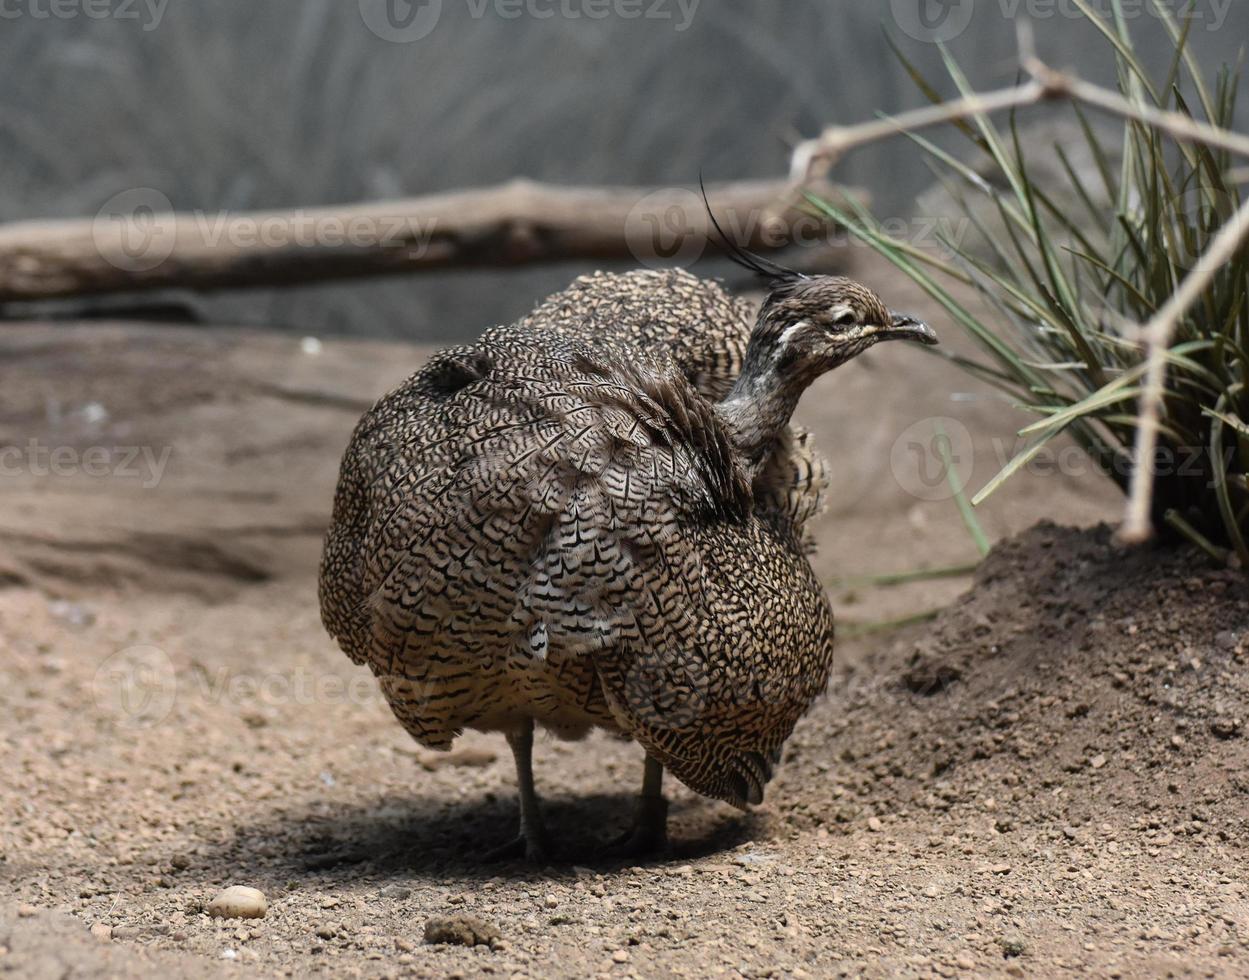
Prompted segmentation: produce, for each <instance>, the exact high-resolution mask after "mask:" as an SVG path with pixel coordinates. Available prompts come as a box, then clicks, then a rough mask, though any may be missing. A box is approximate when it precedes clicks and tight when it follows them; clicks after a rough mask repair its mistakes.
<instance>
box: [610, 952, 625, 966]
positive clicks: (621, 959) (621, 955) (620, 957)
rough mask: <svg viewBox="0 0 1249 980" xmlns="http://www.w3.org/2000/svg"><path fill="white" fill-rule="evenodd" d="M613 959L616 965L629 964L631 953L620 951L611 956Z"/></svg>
mask: <svg viewBox="0 0 1249 980" xmlns="http://www.w3.org/2000/svg"><path fill="white" fill-rule="evenodd" d="M611 958H612V962H614V963H628V962H629V951H628V950H625V949H618V950H616V952H614V953H612V954H611Z"/></svg>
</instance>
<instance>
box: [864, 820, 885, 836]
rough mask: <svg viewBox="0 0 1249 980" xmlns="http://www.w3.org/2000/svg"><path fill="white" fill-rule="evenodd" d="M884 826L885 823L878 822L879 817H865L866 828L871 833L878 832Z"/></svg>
mask: <svg viewBox="0 0 1249 980" xmlns="http://www.w3.org/2000/svg"><path fill="white" fill-rule="evenodd" d="M884 827H885V825H884V824H883V823H881V822H880V817H868V818H867V829H868V830H870V831H871V832H872V833H873V834H879V833H880V832H881V831H882V830H883V829H884Z"/></svg>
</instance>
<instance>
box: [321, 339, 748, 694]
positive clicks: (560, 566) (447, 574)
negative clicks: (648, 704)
mask: <svg viewBox="0 0 1249 980" xmlns="http://www.w3.org/2000/svg"><path fill="white" fill-rule="evenodd" d="M749 504H750V498H749V488H748V486H747V485H746V482H745V479H744V477H743V476H742V474H741V471H740V470H739V469H738V468H737V466H736V464H735V463H734V461H733V459H732V456H731V454H730V451H729V446H728V443H727V440H726V437H725V435H724V433H723V431H722V429H721V428H720V427H719V425H718V424H717V423H716V420H715V419H714V416H713V411H712V407H711V405H710V403H708V402H707V401H706V400H705V399H703V398H702V397H701V396H699V395H698V394H697V393H696V392H694V391H693V389H692V388H691V387H690V386H689V384H688V383H687V382H686V381H685V379H684V378H683V377H682V376H681V374H680V372H679V371H677V370H676V368H675V367H674V366H673V365H672V363H671V360H670V359H666V358H659V357H647V356H645V355H643V354H641V353H640V352H636V351H634V352H628V353H627V354H626V353H625V352H618V356H617V354H615V353H613V352H612V351H610V350H606V349H605V348H604V347H603V345H600V346H599V347H598V348H589V347H587V346H586V345H583V344H578V343H574V342H568V341H553V340H552V338H550V337H549V336H544V337H538V338H536V339H535V338H534V336H533V333H532V331H528V330H525V329H523V328H515V327H513V328H496V329H495V330H493V331H490V332H488V333H487V334H486V335H485V336H484V337H483V339H482V341H480V342H479V343H478V344H476V345H473V346H472V347H468V348H458V349H454V350H452V351H448V352H445V353H444V354H442V355H439V356H438V357H437V358H435V359H434V360H433V361H431V363H430V364H429V365H427V366H426V367H425V368H424V369H422V371H420V372H418V374H417V375H416V376H415V377H414V378H413V379H412V380H411V381H410V382H409V383H408V384H407V385H405V386H404V387H403V388H401V389H400V390H399V391H397V392H395V393H393V394H392V395H390V396H388V397H387V398H386V399H383V400H382V402H380V403H379V404H378V406H376V407H375V408H374V410H373V411H372V412H371V413H370V414H369V416H368V417H366V420H365V421H364V422H362V423H361V426H360V428H359V429H358V430H357V433H356V435H355V437H354V438H353V441H352V445H351V447H350V448H349V450H348V454H347V462H346V463H345V464H344V467H343V477H342V482H341V483H340V490H339V503H338V504H337V505H336V510H335V518H334V521H333V526H332V530H331V533H330V538H329V540H328V541H327V547H326V558H325V560H324V562H323V568H322V607H323V617H324V619H325V621H326V625H327V626H328V627H329V629H330V632H331V633H333V634H334V635H335V636H337V637H338V638H339V640H340V643H341V644H342V645H343V647H344V649H345V650H346V651H347V652H348V654H349V655H351V656H352V657H353V658H355V659H357V660H359V661H362V662H365V661H367V662H369V663H371V664H372V665H373V667H374V669H375V670H377V671H379V672H381V673H386V674H395V673H403V672H405V671H409V670H410V667H411V663H412V661H413V660H419V659H420V658H421V657H424V656H427V655H428V654H429V651H431V650H437V649H439V648H442V647H448V648H450V647H454V648H455V649H456V650H457V651H458V652H459V654H461V655H462V654H469V655H471V654H473V653H475V652H480V653H481V655H482V656H494V655H497V652H498V651H499V650H506V649H510V648H513V647H514V648H515V649H516V650H517V651H518V652H519V653H521V654H523V655H530V656H538V657H545V656H547V655H548V654H554V655H558V656H571V655H581V654H585V653H589V652H592V651H595V650H600V649H603V648H605V647H608V646H611V645H613V644H616V643H619V642H621V641H622V640H623V639H627V637H626V636H625V634H624V633H623V632H622V631H629V630H632V629H633V628H634V621H635V619H636V610H635V609H633V608H632V607H633V605H634V604H635V603H636V602H637V601H639V600H638V599H637V597H638V596H640V595H644V594H645V592H646V582H645V574H644V570H646V569H648V568H650V567H651V566H653V565H654V564H655V563H657V562H666V563H668V565H667V566H666V574H668V575H671V576H673V577H674V578H676V579H682V580H685V581H688V582H693V583H697V582H698V581H699V580H700V579H701V578H702V574H701V572H700V571H699V570H698V569H697V567H695V566H696V564H697V561H698V558H699V556H698V554H697V552H696V551H695V550H693V549H682V548H679V547H676V548H671V547H665V545H666V544H667V543H669V542H670V541H671V540H673V539H675V538H679V537H680V536H682V535H683V534H684V533H685V527H684V525H685V524H686V523H698V522H709V521H717V520H724V519H732V518H738V517H740V516H741V515H742V514H744V513H745V512H746V510H747V509H748V508H749ZM691 587H693V586H691ZM655 614H656V615H660V614H663V611H662V610H658V611H655Z"/></svg>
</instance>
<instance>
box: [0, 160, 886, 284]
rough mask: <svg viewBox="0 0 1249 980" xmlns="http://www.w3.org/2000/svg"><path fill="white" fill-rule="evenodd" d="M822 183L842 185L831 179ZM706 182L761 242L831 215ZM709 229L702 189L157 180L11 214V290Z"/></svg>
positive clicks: (744, 187)
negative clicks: (312, 201) (290, 203)
mask: <svg viewBox="0 0 1249 980" xmlns="http://www.w3.org/2000/svg"><path fill="white" fill-rule="evenodd" d="M814 190H816V191H817V192H818V193H820V194H831V195H833V196H835V197H838V198H840V197H842V196H843V195H842V192H841V191H839V190H838V189H836V188H833V187H831V186H829V185H827V184H821V185H820V186H819V187H817V188H814ZM708 193H709V195H710V199H711V201H712V204H713V206H714V207H715V209H716V214H717V216H718V217H719V218H720V220H721V223H722V224H724V225H725V227H726V228H729V229H731V230H732V231H733V233H734V237H735V238H738V239H740V243H741V244H746V245H748V246H750V247H753V248H759V249H770V248H779V247H783V246H784V245H786V244H788V243H789V242H790V241H791V240H793V239H794V238H795V237H796V230H797V231H802V232H804V233H806V234H810V233H813V232H815V231H822V230H823V229H824V226H825V223H826V219H821V218H814V217H812V216H811V215H810V213H809V211H808V210H807V209H805V207H804V205H805V201H804V199H803V198H802V196H801V195H800V194H798V193H795V188H793V187H792V186H790V185H789V184H788V183H786V182H785V181H743V182H739V183H728V184H719V185H712V186H710V187H709V188H708ZM853 193H854V194H855V196H856V197H858V198H860V199H863V198H865V196H866V195H865V193H864V192H861V191H853ZM817 226H818V227H817ZM710 231H711V228H710V225H709V223H708V221H707V217H706V213H705V210H704V206H703V202H702V198H701V196H700V195H699V194H698V193H697V192H695V191H693V190H688V189H683V188H645V187H642V188H638V187H616V188H610V187H558V186H551V185H545V184H538V183H534V182H532V181H527V180H516V181H512V182H510V183H507V184H503V185H500V186H497V187H489V188H482V189H476V190H467V191H455V192H451V193H444V194H434V195H430V196H427V197H418V198H412V199H410V200H405V201H392V202H385V203H376V204H361V205H351V206H343V207H325V208H311V209H304V210H296V211H272V212H236V213H231V212H217V213H204V212H194V213H175V212H174V211H173V210H172V209H171V208H170V206H169V202H168V199H167V198H165V197H164V196H163V195H162V194H160V193H159V192H158V191H155V190H150V189H146V190H134V191H130V192H127V193H126V194H123V195H119V196H118V197H117V198H115V199H114V201H113V202H111V203H110V205H107V206H106V208H105V210H103V211H101V213H100V214H99V215H97V217H96V218H95V219H94V220H71V221H53V222H26V223H21V224H10V225H6V226H0V302H13V301H30V300H46V299H55V298H60V297H67V296H81V295H86V294H93V293H113V292H130V291H139V290H152V289H174V288H179V289H196V290H211V289H237V288H241V287H248V286H280V285H290V284H295V283H305V282H325V281H329V280H334V279H345V278H353V277H363V276H385V275H404V274H409V273H413V272H422V271H427V270H432V269H448V268H459V267H466V266H513V265H522V264H526V263H537V262H558V261H564V260H573V259H603V260H624V261H630V262H633V263H641V264H655V265H661V264H670V262H671V260H677V259H679V260H684V259H690V258H695V257H697V255H698V254H699V253H701V252H702V250H703V249H704V247H705V245H706V243H707V241H708V237H709V233H710Z"/></svg>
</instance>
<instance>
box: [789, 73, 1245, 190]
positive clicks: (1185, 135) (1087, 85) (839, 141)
mask: <svg viewBox="0 0 1249 980" xmlns="http://www.w3.org/2000/svg"><path fill="white" fill-rule="evenodd" d="M1021 64H1022V67H1023V69H1024V71H1026V72H1027V73H1028V75H1029V76H1030V78H1031V80H1030V81H1028V82H1025V83H1024V84H1022V85H1017V86H1015V87H1013V88H1005V89H998V90H997V91H994V92H988V93H984V94H977V93H972V94H971V95H968V96H966V97H964V98H961V99H955V100H952V101H950V102H942V103H940V104H939V105H933V106H925V107H923V108H921V109H912V110H910V111H909V112H903V113H900V114H899V115H896V116H888V117H886V118H884V119H877V120H873V121H871V122H864V123H859V124H857V125H854V126H830V127H828V128H827V129H825V130H824V132H822V133H821V134H820V135H819V136H817V137H815V138H814V139H810V140H804V141H803V142H801V143H799V144H798V145H797V146H796V147H794V151H793V155H792V156H791V158H790V179H791V181H792V182H794V183H803V182H804V181H806V180H809V179H811V178H812V176H813V175H815V174H817V173H818V174H820V175H823V174H824V173H827V171H828V169H829V168H831V167H832V166H833V165H834V164H836V163H837V161H838V160H840V159H841V157H842V156H844V155H845V154H846V153H848V152H849V151H851V150H855V149H858V148H859V147H861V146H866V145H868V144H869V143H876V142H879V141H880V140H883V139H888V138H889V137H891V136H897V135H899V134H901V133H904V132H915V131H916V130H920V129H928V128H930V127H932V126H940V125H943V124H945V123H951V122H958V121H960V120H963V119H971V118H974V117H976V116H979V115H983V114H989V113H995V112H1002V111H1004V110H1007V109H1017V108H1026V107H1028V106H1034V105H1038V104H1039V103H1042V102H1050V101H1057V100H1067V101H1071V102H1083V103H1086V104H1087V105H1091V106H1093V107H1094V108H1096V109H1101V110H1102V111H1103V112H1108V113H1110V114H1112V115H1115V116H1120V117H1122V118H1124V119H1132V120H1135V121H1136V122H1139V123H1143V124H1144V125H1147V126H1151V127H1154V128H1156V129H1159V130H1162V131H1163V132H1165V133H1168V134H1169V135H1170V136H1172V137H1174V138H1175V139H1177V140H1181V141H1183V142H1187V143H1204V144H1206V145H1207V146H1214V147H1218V148H1219V149H1223V150H1227V151H1229V152H1231V153H1235V154H1237V155H1238V156H1243V157H1249V136H1243V135H1241V134H1239V133H1233V132H1230V131H1228V130H1225V129H1221V128H1219V127H1218V126H1212V125H1210V124H1209V123H1203V122H1198V121H1197V120H1195V119H1192V118H1190V117H1188V116H1185V115H1184V114H1183V113H1179V112H1171V111H1168V110H1166V109H1158V108H1155V107H1152V106H1148V105H1135V104H1133V103H1131V102H1129V101H1128V100H1127V99H1125V98H1123V96H1121V95H1119V94H1118V93H1117V92H1112V91H1111V90H1109V89H1105V88H1102V87H1101V86H1099V85H1094V84H1092V83H1091V82H1086V81H1084V80H1083V79H1081V78H1079V77H1078V76H1076V75H1073V74H1071V73H1070V72H1063V71H1057V70H1055V69H1053V68H1051V67H1049V66H1048V65H1047V64H1045V63H1044V62H1043V61H1041V60H1040V59H1039V58H1036V57H1034V56H1031V55H1025V56H1024V57H1023V59H1022V61H1021Z"/></svg>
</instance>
